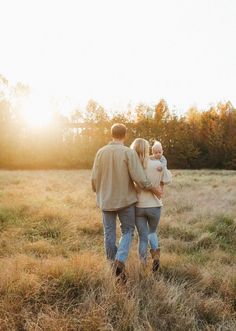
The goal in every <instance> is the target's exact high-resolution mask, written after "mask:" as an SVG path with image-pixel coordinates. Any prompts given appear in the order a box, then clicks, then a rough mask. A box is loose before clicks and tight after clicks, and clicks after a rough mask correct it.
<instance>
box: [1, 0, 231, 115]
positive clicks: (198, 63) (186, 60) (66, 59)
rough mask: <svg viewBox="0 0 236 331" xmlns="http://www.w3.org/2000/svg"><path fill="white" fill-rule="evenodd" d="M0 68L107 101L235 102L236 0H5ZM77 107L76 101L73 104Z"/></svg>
mask: <svg viewBox="0 0 236 331" xmlns="http://www.w3.org/2000/svg"><path fill="white" fill-rule="evenodd" d="M0 8H1V20H0V45H1V48H0V74H2V75H4V76H5V77H6V78H7V79H9V80H10V81H11V82H13V83H15V82H17V81H21V82H24V83H26V84H29V85H30V86H31V87H32V88H33V89H34V91H36V93H40V95H45V96H48V97H51V96H52V97H55V98H56V99H58V100H62V101H63V102H64V103H66V101H65V100H70V101H69V103H68V104H70V103H72V104H73V103H79V104H80V105H83V104H85V102H87V100H88V99H90V98H93V99H94V100H96V101H98V102H99V103H101V104H102V105H103V106H105V108H108V109H109V108H111V107H113V108H119V107H121V108H122V107H124V106H126V105H127V104H128V103H129V102H131V103H132V104H134V103H137V102H145V103H148V104H150V105H152V104H155V103H157V102H158V101H159V99H160V98H164V99H166V101H167V103H168V104H169V106H170V108H173V107H174V108H176V109H178V110H179V111H181V110H182V111H186V110H187V109H188V108H189V107H190V106H192V105H197V106H199V107H200V108H201V107H208V106H209V104H211V103H215V102H218V101H227V100H231V102H232V103H233V105H234V106H236V90H235V86H236V83H235V81H236V45H235V42H236V1H235V0H178V1H177V0H165V1H163V0H116V1H115V0H99V1H98V0H75V1H72V0H61V1H60V0H45V1H44V0H38V1H36V0H28V1H27V0H21V1H19V0H15V1H13V0H5V1H4V0H0ZM68 108H69V106H68Z"/></svg>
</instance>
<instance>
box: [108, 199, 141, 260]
mask: <svg viewBox="0 0 236 331" xmlns="http://www.w3.org/2000/svg"><path fill="white" fill-rule="evenodd" d="M102 216H103V227H104V244H105V251H106V256H107V259H108V260H115V259H116V260H119V261H121V262H125V261H126V259H127V257H128V254H129V250H130V246H131V241H132V236H133V233H134V229H135V205H131V206H129V207H126V208H122V209H119V210H117V211H104V210H103V211H102ZM117 216H118V217H119V220H120V227H121V233H122V235H121V238H120V241H119V246H118V248H117V246H116V217H117Z"/></svg>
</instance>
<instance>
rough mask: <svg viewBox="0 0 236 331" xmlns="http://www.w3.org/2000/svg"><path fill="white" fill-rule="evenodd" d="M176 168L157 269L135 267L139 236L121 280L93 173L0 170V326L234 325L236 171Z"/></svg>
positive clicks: (160, 327)
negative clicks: (121, 282) (106, 245)
mask: <svg viewBox="0 0 236 331" xmlns="http://www.w3.org/2000/svg"><path fill="white" fill-rule="evenodd" d="M173 173H174V180H173V184H172V185H171V186H169V187H168V188H166V192H165V197H164V204H165V207H164V208H163V212H162V216H161V222H160V227H159V234H160V241H161V247H162V257H161V269H160V270H159V272H158V273H157V275H153V274H152V273H151V272H150V271H149V270H148V271H143V270H142V269H141V268H140V267H139V262H138V257H137V234H135V237H134V240H133V245H132V250H131V252H130V256H129V260H128V262H127V269H128V276H129V280H128V283H127V285H126V286H125V287H121V286H117V285H116V283H115V280H114V278H113V276H112V275H111V272H110V270H109V266H108V265H107V263H106V261H105V259H104V252H103V228H102V223H101V215H100V211H99V210H98V209H97V207H96V205H95V197H94V194H93V193H92V192H91V189H90V182H89V178H90V171H75V170H74V171H1V172H0V330H1V331H9V330H11V331H14V330H37V331H41V330H49V331H51V330H52V331H54V330H55V331H59V330H63V331H64V330H66V331H67V330H68V331H69V330H85V331H87V330H88V331H89V330H91V331H95V330H117V331H125V330H127V331H131V330H134V331H136V330H137V331H141V330H150V331H151V330H163V331H164V330H165V331H166V330H171V331H172V330H173V331H175V330H179V331H180V330H181V331H184V330H186V331H188V330H196V331H197V330H208V331H209V330H224V331H226V330H228V331H232V330H236V319H235V318H236V313H235V309H236V264H235V262H236V257H235V248H236V172H232V171H231V172H230V171H174V172H173ZM150 263H151V261H149V264H150ZM149 267H150V266H149Z"/></svg>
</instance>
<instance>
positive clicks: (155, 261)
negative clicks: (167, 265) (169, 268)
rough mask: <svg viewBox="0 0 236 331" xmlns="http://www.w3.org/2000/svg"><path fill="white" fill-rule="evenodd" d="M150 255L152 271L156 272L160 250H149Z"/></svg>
mask: <svg viewBox="0 0 236 331" xmlns="http://www.w3.org/2000/svg"><path fill="white" fill-rule="evenodd" d="M150 253H151V256H152V260H153V262H152V271H153V272H156V271H157V270H158V269H159V266H160V253H161V251H160V248H157V249H150Z"/></svg>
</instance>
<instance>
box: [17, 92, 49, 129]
mask: <svg viewBox="0 0 236 331" xmlns="http://www.w3.org/2000/svg"><path fill="white" fill-rule="evenodd" d="M23 119H24V122H25V123H26V124H27V126H29V127H31V128H42V127H45V126H47V125H49V124H50V123H51V120H52V113H51V111H50V108H49V103H48V102H46V100H41V99H39V98H37V97H30V98H29V99H28V100H27V103H26V104H25V106H24V109H23Z"/></svg>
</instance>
